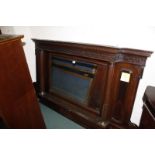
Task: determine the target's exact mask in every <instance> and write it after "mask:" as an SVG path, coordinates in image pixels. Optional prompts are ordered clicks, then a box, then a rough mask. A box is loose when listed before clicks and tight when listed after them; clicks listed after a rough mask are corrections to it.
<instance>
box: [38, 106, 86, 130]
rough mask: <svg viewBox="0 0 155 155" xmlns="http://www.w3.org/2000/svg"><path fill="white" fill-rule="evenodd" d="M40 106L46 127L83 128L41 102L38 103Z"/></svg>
mask: <svg viewBox="0 0 155 155" xmlns="http://www.w3.org/2000/svg"><path fill="white" fill-rule="evenodd" d="M40 108H41V112H42V114H43V118H44V121H45V124H46V128H47V129H84V128H83V127H82V126H80V125H78V124H77V123H75V122H73V121H72V120H69V119H67V118H66V117H64V116H62V115H61V114H59V113H57V112H55V111H54V110H52V109H50V108H48V107H47V106H45V105H43V104H40Z"/></svg>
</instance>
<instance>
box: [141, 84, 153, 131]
mask: <svg viewBox="0 0 155 155" xmlns="http://www.w3.org/2000/svg"><path fill="white" fill-rule="evenodd" d="M143 102H144V105H143V112H142V116H141V120H140V125H139V127H140V128H141V129H155V87H152V86H148V87H147V88H146V90H145V93H144V96H143Z"/></svg>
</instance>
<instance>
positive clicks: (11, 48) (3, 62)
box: [0, 35, 45, 129]
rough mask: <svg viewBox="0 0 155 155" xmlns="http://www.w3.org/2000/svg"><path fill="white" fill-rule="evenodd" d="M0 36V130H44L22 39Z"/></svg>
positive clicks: (13, 36)
mask: <svg viewBox="0 0 155 155" xmlns="http://www.w3.org/2000/svg"><path fill="white" fill-rule="evenodd" d="M22 38H23V36H15V35H0V127H1V128H11V129H15V128H16V129H33V128H45V124H44V121H43V117H42V115H41V111H40V108H39V104H38V101H37V96H36V93H35V90H34V87H33V84H32V80H31V77H30V74H29V70H28V65H27V63H26V59H25V55H24V51H23V47H22V42H21V39H22Z"/></svg>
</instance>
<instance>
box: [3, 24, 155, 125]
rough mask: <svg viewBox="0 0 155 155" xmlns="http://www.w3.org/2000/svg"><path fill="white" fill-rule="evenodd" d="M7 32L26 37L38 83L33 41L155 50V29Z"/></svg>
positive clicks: (148, 80)
mask: <svg viewBox="0 0 155 155" xmlns="http://www.w3.org/2000/svg"><path fill="white" fill-rule="evenodd" d="M1 29H2V32H3V33H13V34H24V35H25V39H24V41H25V42H26V45H25V47H24V50H25V53H26V58H27V62H28V65H29V69H30V73H31V76H32V80H33V81H35V79H36V77H35V76H36V75H35V51H34V44H33V42H32V41H31V38H40V39H51V40H62V41H74V42H83V43H93V44H101V45H111V46H118V47H128V48H138V49H144V50H151V51H155V27H131V26H128V27H120V26H118V27H116V26H115V27H110V26H102V27H36V26H35V27H18V26H14V27H1ZM154 60H155V54H153V55H152V56H151V58H149V59H148V61H147V65H146V68H145V71H144V74H143V79H142V80H141V81H140V84H139V87H138V93H137V96H136V100H135V105H134V109H133V113H132V117H131V121H133V122H134V123H136V124H139V119H140V116H141V112H142V104H143V103H142V96H143V93H144V90H145V89H146V86H148V85H153V86H155V69H154V66H155V61H154Z"/></svg>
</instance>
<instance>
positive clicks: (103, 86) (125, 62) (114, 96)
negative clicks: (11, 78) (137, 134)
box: [33, 39, 152, 128]
mask: <svg viewBox="0 0 155 155" xmlns="http://www.w3.org/2000/svg"><path fill="white" fill-rule="evenodd" d="M33 41H34V42H35V48H36V66H37V82H36V84H35V85H36V88H37V94H38V96H39V98H40V100H41V101H42V102H43V103H45V104H46V105H48V106H49V107H51V108H53V109H55V110H56V111H58V112H59V113H61V114H63V115H65V116H66V117H68V118H70V119H72V120H74V121H75V122H77V123H79V124H81V125H82V126H84V127H86V128H134V127H135V126H134V124H133V123H131V122H130V116H131V113H132V108H133V104H134V100H135V96H136V92H137V87H138V83H139V80H140V79H141V78H142V74H143V70H144V66H145V62H146V59H147V57H149V56H150V55H151V53H152V52H150V51H142V50H136V49H127V48H115V47H105V46H98V45H90V44H80V43H69V42H60V41H50V40H39V39H33ZM71 63H72V65H71ZM80 65H81V66H80ZM83 66H84V67H85V68H87V70H89V71H88V72H86V71H85V72H83V71H81V70H83ZM80 67H81V68H80ZM67 68H68V69H67ZM79 68H80V69H79ZM58 70H59V71H60V72H63V73H62V77H61V76H57V77H56V74H58V73H57V72H58ZM62 70H63V71H62ZM68 70H69V71H68ZM66 72H72V73H70V74H67V73H66ZM73 72H74V73H73ZM77 72H78V73H77ZM64 74H65V76H66V79H65V77H64ZM71 74H72V76H76V77H79V76H80V78H81V81H82V79H89V80H90V81H92V83H91V82H90V83H91V84H90V87H89V91H88V93H87V95H86V98H85V100H84V101H83V102H81V101H78V100H76V99H75V100H74V99H73V98H74V97H73V96H70V97H68V94H67V93H68V92H66V91H62V92H61V93H60V91H59V92H58V91H57V89H55V85H57V87H59V88H61V87H63V88H62V89H66V90H67V89H69V90H67V91H70V92H71V90H70V89H71V87H73V89H74V92H77V94H78V93H79V94H80V92H82V91H83V92H84V93H85V87H84V86H83V85H82V84H81V83H79V81H80V80H79V79H78V78H77V79H78V81H77V82H75V84H74V83H73V81H74V80H73V79H71V78H70V80H68V79H67V76H68V77H70V76H71ZM75 74H78V75H75ZM81 76H82V77H81ZM56 78H57V79H56ZM54 79H55V80H54ZM64 79H65V80H66V81H65V80H64ZM70 83H72V84H70ZM67 84H68V85H71V86H70V87H69V88H68V87H67V86H66V85H67ZM53 85H54V86H53ZM61 85H65V86H61ZM79 85H80V86H79ZM64 87H65V88H64ZM79 87H81V90H79V91H77V89H79ZM76 88H77V89H76ZM83 89H84V90H83ZM71 93H72V92H71ZM84 93H83V94H84ZM77 94H74V95H75V96H76V95H77ZM83 94H82V95H83Z"/></svg>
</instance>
